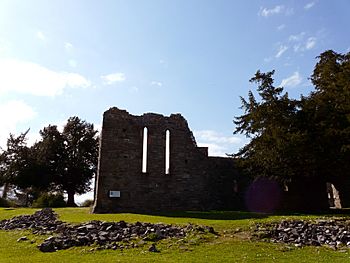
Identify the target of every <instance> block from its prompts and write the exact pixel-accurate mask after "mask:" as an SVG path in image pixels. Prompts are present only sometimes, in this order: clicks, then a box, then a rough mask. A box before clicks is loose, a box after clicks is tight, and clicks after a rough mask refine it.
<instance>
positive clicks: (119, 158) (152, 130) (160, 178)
mask: <svg viewBox="0 0 350 263" xmlns="http://www.w3.org/2000/svg"><path fill="white" fill-rule="evenodd" d="M99 156H100V157H99V163H98V173H97V178H96V183H95V184H96V185H95V203H94V206H93V212H94V213H111V212H136V213H137V212H157V211H158V212H159V211H174V210H210V209H236V210H237V209H242V207H243V204H244V200H243V199H244V196H243V195H244V189H245V187H246V182H245V181H244V178H242V177H241V176H240V175H239V174H238V172H237V171H236V169H235V161H234V159H233V158H229V157H227V158H225V157H210V156H208V148H207V147H198V146H197V144H196V141H195V138H194V136H193V134H192V132H191V130H190V129H189V127H188V124H187V121H186V120H185V118H184V117H183V116H181V115H180V114H172V115H170V116H169V117H165V116H163V115H160V114H155V113H146V114H143V115H142V116H134V115H131V114H129V113H128V112H127V111H125V110H120V109H118V108H116V107H114V108H110V109H109V110H107V111H106V112H105V113H104V115H103V125H102V132H101V138H100V154H99Z"/></svg>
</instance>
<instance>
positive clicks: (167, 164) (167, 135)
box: [165, 130, 170, 174]
mask: <svg viewBox="0 0 350 263" xmlns="http://www.w3.org/2000/svg"><path fill="white" fill-rule="evenodd" d="M169 173H170V131H169V130H167V131H166V132H165V174H169Z"/></svg>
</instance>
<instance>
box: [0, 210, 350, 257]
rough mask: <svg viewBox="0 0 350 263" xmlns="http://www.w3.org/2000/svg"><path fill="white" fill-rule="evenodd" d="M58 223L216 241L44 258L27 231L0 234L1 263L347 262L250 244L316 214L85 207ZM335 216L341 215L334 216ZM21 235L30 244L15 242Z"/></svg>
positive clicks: (312, 251)
mask: <svg viewBox="0 0 350 263" xmlns="http://www.w3.org/2000/svg"><path fill="white" fill-rule="evenodd" d="M34 211H36V210H35V209H6V208H0V220H2V219H8V218H11V217H13V216H16V215H21V214H32V213H34ZM55 211H56V212H57V213H58V214H59V216H60V220H63V221H66V222H71V223H79V222H86V221H90V220H102V221H119V220H124V221H127V222H136V221H141V222H151V223H159V222H162V223H172V224H187V223H193V224H199V225H208V226H212V227H214V229H215V230H216V231H218V232H219V234H220V236H218V237H217V238H211V239H210V240H208V241H206V242H204V241H196V242H191V240H180V241H178V240H163V241H161V242H160V243H159V244H157V248H158V249H159V250H160V251H161V252H160V253H151V252H148V246H145V247H143V248H134V249H127V250H123V251H120V250H116V251H113V250H101V251H90V247H78V248H73V249H68V250H61V251H57V252H54V253H42V252H40V251H39V250H38V249H37V247H36V245H38V244H39V243H40V241H42V240H43V239H45V237H43V236H36V235H32V234H31V233H30V232H29V231H0V262H16V263H21V262H25V263H29V262H52V263H54V262H70V263H71V262H84V263H85V262H330V261H331V262H350V253H349V251H348V250H339V251H334V250H332V249H329V248H325V247H304V248H295V247H292V246H287V245H282V244H270V243H266V242H256V241H251V240H250V238H249V237H250V234H249V229H250V227H251V226H253V225H254V224H255V223H262V222H271V221H278V220H281V219H286V218H288V219H292V218H299V219H301V218H303V219H314V218H318V217H321V216H317V215H309V216H306V215H292V216H291V215H288V216H283V215H274V216H268V215H262V214H253V213H245V212H182V213H171V214H170V213H169V214H166V213H164V214H162V215H141V214H101V215H96V214H90V213H89V210H88V209H86V208H60V209H55ZM337 216H339V215H337ZM21 236H27V237H28V238H29V240H30V241H24V242H17V239H18V238H19V237H21Z"/></svg>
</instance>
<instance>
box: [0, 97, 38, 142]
mask: <svg viewBox="0 0 350 263" xmlns="http://www.w3.org/2000/svg"><path fill="white" fill-rule="evenodd" d="M0 112H1V114H0V125H1V129H0V147H5V146H6V141H7V138H8V136H9V134H10V133H16V132H18V131H17V130H16V127H17V125H18V124H22V123H27V122H28V121H30V120H32V119H34V118H35V116H36V115H37V113H36V112H35V111H34V109H33V108H32V107H30V106H29V105H27V104H26V103H24V102H23V101H18V100H12V101H8V102H6V103H4V104H0ZM20 132H24V131H20Z"/></svg>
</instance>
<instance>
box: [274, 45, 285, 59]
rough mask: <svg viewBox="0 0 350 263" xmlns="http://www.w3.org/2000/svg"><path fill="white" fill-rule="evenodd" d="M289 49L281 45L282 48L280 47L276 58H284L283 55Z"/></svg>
mask: <svg viewBox="0 0 350 263" xmlns="http://www.w3.org/2000/svg"><path fill="white" fill-rule="evenodd" d="M287 49H288V47H287V46H285V45H280V46H279V47H278V51H277V53H276V55H275V58H279V57H280V56H282V55H283V53H284V52H286V51H287Z"/></svg>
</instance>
